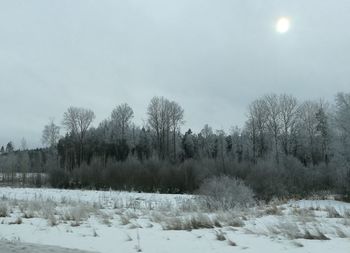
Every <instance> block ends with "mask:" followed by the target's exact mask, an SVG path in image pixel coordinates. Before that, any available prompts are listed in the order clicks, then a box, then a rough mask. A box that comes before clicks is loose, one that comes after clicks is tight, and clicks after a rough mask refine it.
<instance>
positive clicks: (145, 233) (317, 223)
mask: <svg viewBox="0 0 350 253" xmlns="http://www.w3.org/2000/svg"><path fill="white" fill-rule="evenodd" d="M192 199H194V197H193V196H191V195H168V194H148V193H128V192H117V191H106V192H102V191H87V190H58V189H29V188H9V187H3V188H1V187H0V204H1V203H2V204H4V203H6V204H7V205H9V206H11V205H12V206H11V207H10V209H11V211H12V213H10V214H9V215H8V217H0V239H3V240H6V241H5V242H6V243H5V244H8V242H9V241H10V242H13V243H14V245H15V246H17V244H18V245H19V247H20V245H22V243H30V244H31V247H38V245H51V246H60V247H65V248H71V249H80V250H86V251H94V252H100V253H112V252H123V253H124V252H125V253H131V252H137V251H138V247H139V248H140V249H141V250H142V252H152V253H158V252H159V253H177V252H183V253H186V252H191V253H192V252H194V253H196V252H200V253H207V252H217V253H226V252H227V253H228V252H247V253H257V252H259V253H260V252H269V253H270V252H271V253H275V252H276V253H277V252H292V253H293V252H315V253H316V252H317V253H323V252H337V253H343V252H344V253H349V252H350V240H349V238H350V229H349V226H350V221H349V218H350V217H348V218H327V214H328V213H327V208H330V207H334V208H335V209H336V210H337V211H339V213H340V214H341V215H347V211H349V210H350V204H348V203H343V202H339V201H328V200H324V201H323V200H317V201H314V200H303V201H293V202H289V203H284V204H280V205H277V208H278V210H279V212H277V213H276V214H270V213H268V212H267V211H266V210H267V209H268V208H272V207H271V206H259V207H256V208H253V209H250V210H245V211H244V212H243V214H242V215H241V214H240V215H241V216H242V217H243V216H244V226H242V227H232V226H223V227H221V228H220V227H215V228H206V229H193V230H189V231H187V230H164V229H163V227H162V224H161V222H156V221H154V220H153V219H152V214H153V213H154V212H158V213H160V214H163V215H165V216H166V215H168V214H169V215H170V214H171V215H174V217H185V216H186V215H191V213H192V212H193V210H192V209H191V210H189V211H184V212H183V213H182V212H179V209H178V206H179V205H181V203H183V202H186V201H188V200H189V201H191V200H192ZM26 201H29V202H30V201H38V203H41V204H42V205H43V208H44V206H45V203H50V202H55V203H56V208H55V212H56V216H57V219H58V220H59V222H58V224H57V225H55V226H50V225H49V222H48V219H46V218H44V217H37V216H35V217H34V218H24V217H23V213H22V211H23V210H22V211H21V208H20V206H21V205H22V204H23V205H24V203H25V202H26ZM74 201H75V202H74ZM77 203H78V204H77ZM135 203H137V204H135ZM189 203H191V202H189ZM80 204H82V205H84V204H90V205H91V206H92V205H94V206H98V209H99V210H98V212H96V214H95V213H94V212H95V211H91V212H90V213H89V217H88V218H87V219H83V220H82V221H81V222H80V224H79V225H78V226H75V225H73V224H74V223H73V221H71V220H65V219H61V218H60V213H62V214H64V212H66V210H68V209H69V208H71V207H75V206H78V205H80ZM311 207H312V209H315V210H312V211H311V210H310V208H311ZM22 209H23V207H22ZM316 209H317V210H316ZM127 213H131V214H132V215H130V217H133V218H131V219H130V222H129V223H128V224H126V225H123V223H122V222H121V215H126V214H127ZM299 213H302V214H301V215H300V214H299ZM208 215H209V216H210V217H214V216H215V215H219V213H217V214H215V213H211V214H208ZM313 215H315V217H313ZM105 216H106V217H107V218H106V217H105ZM18 217H22V218H21V219H22V223H21V224H11V222H12V223H13V222H14V221H15V220H16V219H17V218H18ZM103 217H105V218H103ZM103 219H105V220H108V222H104V221H103ZM347 222H349V223H347ZM306 228H307V229H308V231H311V232H312V233H314V232H315V231H316V232H317V231H320V232H322V233H323V234H325V236H327V237H328V238H329V239H330V240H306V239H303V238H299V239H293V238H289V236H290V234H292V233H294V231H293V230H294V229H295V230H298V231H299V232H303V231H304V229H306ZM338 230H341V231H342V232H343V233H344V234H341V235H343V236H340V233H339V232H337V231H338ZM298 231H296V232H295V233H297V232H298ZM299 232H298V233H299ZM216 233H224V235H225V237H226V240H224V241H219V240H217V238H216ZM343 237H344V238H343ZM138 238H139V240H138ZM229 240H230V241H232V242H234V243H235V244H236V245H237V246H232V245H230V243H229ZM0 242H1V240H0ZM1 243H2V244H0V253H8V252H10V251H9V250H7V248H6V247H5V246H4V247H1V246H2V245H4V241H2V242H1ZM32 244H35V245H36V246H35V245H32ZM40 247H42V246H39V248H38V249H35V250H33V251H30V252H39V253H46V252H45V247H44V248H40ZM39 250H42V251H39ZM59 252H65V251H63V250H62V251H59ZM71 252H75V251H71ZM77 252H78V251H77Z"/></svg>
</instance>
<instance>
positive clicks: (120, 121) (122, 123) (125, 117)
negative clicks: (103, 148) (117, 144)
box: [111, 103, 134, 140]
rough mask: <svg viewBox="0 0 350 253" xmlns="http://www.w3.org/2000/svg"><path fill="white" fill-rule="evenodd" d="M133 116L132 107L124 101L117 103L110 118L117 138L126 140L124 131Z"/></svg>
mask: <svg viewBox="0 0 350 253" xmlns="http://www.w3.org/2000/svg"><path fill="white" fill-rule="evenodd" d="M133 117H134V111H133V110H132V108H131V107H130V106H129V105H128V104H126V103H124V104H121V105H118V106H117V107H116V108H115V109H114V110H113V111H112V114H111V120H112V124H113V127H114V132H115V134H116V139H117V140H126V139H127V138H126V133H127V131H128V130H129V128H130V125H131V120H132V118H133Z"/></svg>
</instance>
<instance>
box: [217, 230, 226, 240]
mask: <svg viewBox="0 0 350 253" xmlns="http://www.w3.org/2000/svg"><path fill="white" fill-rule="evenodd" d="M225 235H226V234H225V232H223V231H222V230H215V236H216V240H218V241H225V240H226V236H225Z"/></svg>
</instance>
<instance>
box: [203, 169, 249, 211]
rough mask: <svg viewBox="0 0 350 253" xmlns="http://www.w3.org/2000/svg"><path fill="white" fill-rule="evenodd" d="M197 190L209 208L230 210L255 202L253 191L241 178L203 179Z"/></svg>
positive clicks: (220, 177)
mask: <svg viewBox="0 0 350 253" xmlns="http://www.w3.org/2000/svg"><path fill="white" fill-rule="evenodd" d="M198 192H199V194H200V195H202V196H204V198H205V199H206V204H207V207H208V208H209V209H210V210H230V209H233V208H235V207H249V206H252V205H253V204H255V200H254V193H253V191H252V190H251V189H250V188H249V187H248V186H246V185H245V184H244V182H243V181H242V180H239V179H235V178H231V177H228V176H218V177H211V178H208V179H206V180H204V182H203V183H202V185H201V186H200V188H199V191H198Z"/></svg>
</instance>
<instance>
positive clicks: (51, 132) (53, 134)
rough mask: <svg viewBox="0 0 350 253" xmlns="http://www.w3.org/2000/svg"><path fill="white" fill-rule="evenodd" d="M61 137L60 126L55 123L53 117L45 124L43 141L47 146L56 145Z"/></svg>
mask: <svg viewBox="0 0 350 253" xmlns="http://www.w3.org/2000/svg"><path fill="white" fill-rule="evenodd" d="M59 138H60V127H59V126H57V125H56V124H55V122H54V121H53V119H51V120H50V122H49V124H47V125H45V127H44V130H43V134H42V138H41V141H42V143H43V144H44V145H45V146H48V147H55V146H56V145H57V142H58V139H59Z"/></svg>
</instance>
